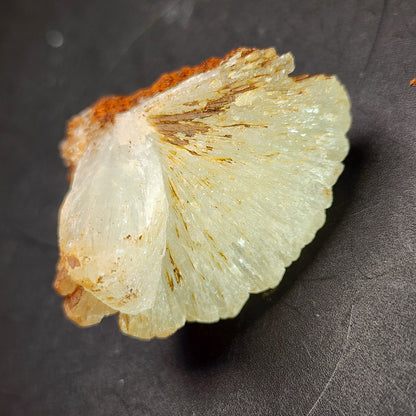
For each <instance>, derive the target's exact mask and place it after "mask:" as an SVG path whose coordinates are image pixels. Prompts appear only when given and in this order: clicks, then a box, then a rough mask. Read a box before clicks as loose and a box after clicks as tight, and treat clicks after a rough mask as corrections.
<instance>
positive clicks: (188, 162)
mask: <svg viewBox="0 0 416 416" xmlns="http://www.w3.org/2000/svg"><path fill="white" fill-rule="evenodd" d="M292 71H293V59H292V56H291V55H290V54H286V55H282V56H280V57H279V56H277V55H276V54H275V52H274V50H270V49H269V50H264V51H257V50H256V51H252V52H250V53H248V54H244V50H243V51H240V52H238V53H237V54H236V55H235V56H233V57H232V58H231V59H229V60H228V61H227V62H226V63H224V64H222V65H220V66H219V67H218V68H216V69H213V70H211V71H208V72H206V73H204V74H200V75H198V76H194V77H192V78H190V79H188V80H186V81H184V82H183V83H181V84H179V85H178V86H176V87H174V88H172V89H171V90H168V91H166V92H165V93H162V94H160V95H159V96H156V97H154V98H153V99H151V100H149V101H147V102H146V103H145V104H144V105H143V106H141V107H138V108H136V109H132V110H130V112H131V114H133V115H137V114H138V113H139V114H140V117H141V118H142V119H143V117H144V120H145V122H146V124H147V126H148V128H147V127H146V128H144V127H143V126H142V127H140V128H136V129H135V127H134V126H132V127H131V131H129V130H128V129H127V133H126V134H127V136H131V135H133V136H134V134H139V135H140V136H143V137H144V138H143V137H142V139H143V140H145V141H147V142H149V143H150V144H151V147H150V149H151V150H150V151H151V152H154V153H155V154H156V155H157V157H158V160H159V161H160V167H161V170H162V175H163V190H164V192H165V195H166V200H167V206H168V212H167V215H168V218H167V222H166V237H165V240H164V241H165V243H164V248H165V251H164V252H163V256H162V257H161V264H160V266H161V269H159V270H161V272H159V273H160V276H158V279H157V281H156V283H157V289H156V294H155V296H154V300H153V303H152V305H151V307H148V308H147V309H144V310H141V311H140V313H134V312H133V313H132V312H131V309H130V310H129V312H128V313H121V314H120V317H119V323H120V328H121V329H122V330H123V331H124V332H126V333H128V334H130V335H133V336H136V337H139V338H151V337H154V336H158V337H165V336H168V335H170V334H171V333H173V332H175V331H176V330H177V329H178V328H179V327H181V326H182V325H183V324H184V323H185V322H186V321H199V322H215V321H217V320H218V319H223V318H229V317H233V316H235V315H237V314H238V313H239V311H240V310H241V308H242V306H243V305H244V303H245V302H246V300H247V298H248V296H249V293H257V292H261V291H263V290H266V289H268V288H272V287H275V286H276V285H277V284H278V283H279V281H280V280H281V278H282V276H283V274H284V271H285V268H286V267H287V266H288V265H289V264H290V263H291V262H293V261H294V260H295V259H296V258H297V257H298V256H299V254H300V251H301V249H302V248H303V247H304V246H305V245H306V244H308V243H309V242H310V241H311V240H312V239H313V237H314V235H315V233H316V231H317V230H318V229H319V228H320V227H321V226H322V225H323V223H324V221H325V209H326V208H328V207H329V206H330V205H331V202H332V192H331V188H332V186H333V184H334V183H335V181H336V179H337V178H338V176H339V174H340V173H341V171H342V168H343V165H342V160H343V159H344V157H345V155H346V154H347V151H348V142H347V140H346V138H345V133H346V131H347V130H348V128H349V125H350V114H349V100H348V97H347V94H346V92H345V90H344V88H343V87H342V85H341V84H340V83H339V82H338V80H337V79H336V77H327V76H322V75H318V76H313V77H308V76H303V77H302V76H301V77H292V78H291V77H288V74H289V73H290V72H292ZM86 114H88V113H86ZM119 116H121V115H119ZM119 116H117V117H116V119H115V124H114V125H115V126H117V123H118V117H119ZM123 117H124V116H123ZM132 120H134V118H132ZM132 125H134V123H133V122H132ZM126 134H125V135H122V134H120V133H117V134H115V133H114V134H113V136H112V137H113V139H114V140H115V141H116V142H117V143H118V144H120V143H124V142H123V140H124V139H121V138H123V137H124V138H125V137H127V136H126ZM79 136H80V140H81V138H82V140H84V142H85V134H84V135H83V132H82V131H80V134H79ZM142 139H141V140H142ZM90 146H91V144H90ZM81 159H82V157H81ZM138 159H140V155H139V156H138ZM96 162H97V161H96ZM98 162H100V160H98ZM113 173H114V172H113ZM125 180H128V176H127V177H126V179H123V180H122V181H121V182H120V183H118V184H117V186H119V187H121V188H123V187H124V186H125V183H124V182H123V181H125ZM130 193H131V192H130ZM130 193H129V195H130ZM130 197H131V198H132V199H133V198H137V195H134V193H133V195H131V196H130ZM142 198H145V195H144V194H143V195H142ZM154 202H155V203H154V204H150V205H151V206H150V207H148V209H149V212H154V211H155V209H153V208H154V207H153V205H155V206H156V201H154ZM131 204H132V202H129V201H128V203H127V206H131ZM89 206H90V207H91V206H92V205H91V204H90V205H89ZM152 207H153V208H152ZM153 222H154V221H153ZM118 226H120V224H119V223H117V221H115V223H114V227H118ZM148 226H149V227H148V232H149V235H150V236H151V235H152V229H153V230H154V235H155V238H154V240H152V238H149V239H148V240H147V243H146V244H147V245H143V247H142V249H143V250H145V252H146V250H152V249H153V251H154V247H152V244H154V243H153V242H152V241H155V242H156V241H158V242H159V243H160V239H158V238H157V237H158V236H160V232H159V231H158V227H156V228H152V226H153V223H152V221H150V222H149V224H148ZM65 227H66V226H65V224H62V223H61V229H63V228H65ZM133 228H134V227H133ZM77 232H78V231H77ZM118 238H120V237H118ZM68 240H71V234H70V233H69V234H68V235H67V236H66V237H65V241H61V248H62V247H63V246H65V247H66V246H67V245H68V244H67V243H68ZM117 241H118V240H117V238H115V243H116V244H117ZM69 242H70V241H69ZM112 243H114V241H113V242H112ZM69 245H70V244H69ZM85 250H88V247H85ZM132 255H134V254H132ZM142 259H143V256H137V258H136V259H135V260H137V262H140V261H143V260H142ZM77 261H79V259H78V257H77ZM71 262H72V265H71ZM74 265H75V266H76V267H73V266H74ZM83 266H84V265H83V264H80V265H79V266H78V265H77V264H76V262H75V263H74V259H72V260H71V257H70V256H69V255H68V254H67V253H66V254H65V255H64V256H63V257H62V259H61V262H60V269H59V273H58V278H57V280H56V283H55V286H56V287H57V290H58V291H59V292H60V293H61V294H63V295H68V298H67V301H66V302H65V311H66V313H67V315H68V316H69V317H70V318H71V319H73V320H74V321H75V322H77V323H78V324H80V325H90V324H94V323H97V322H98V321H99V320H100V319H101V317H103V316H106V315H109V314H111V313H115V312H117V311H120V310H122V308H121V307H117V305H116V304H110V302H108V301H106V299H107V298H108V297H112V292H111V290H107V292H106V289H107V288H105V287H104V288H101V289H100V290H101V291H102V293H101V292H100V299H101V300H102V301H104V302H105V303H102V302H100V301H99V300H98V299H97V297H96V295H94V291H93V290H91V288H88V287H84V288H82V284H81V286H79V284H80V283H82V281H81V280H78V281H77V283H78V286H77V285H75V284H74V273H73V270H77V269H78V272H79V271H82V270H83V269H82V268H83ZM79 275H80V276H82V273H81V274H79ZM115 276H117V270H116V272H115ZM145 278H146V275H144V277H143V279H145ZM132 281H134V276H132ZM152 282H153V283H152V285H153V284H154V282H155V278H154V277H153V278H152ZM116 283H117V284H120V291H121V292H120V293H122V291H123V290H124V291H125V293H128V292H126V291H128V290H130V289H131V287H134V285H133V286H129V285H125V286H123V285H121V283H120V282H116ZM74 285H75V286H74ZM74 287H75V289H74ZM80 288H81V289H82V290H81V289H80ZM71 290H75V291H72V292H71ZM106 297H107V298H106ZM125 307H126V308H127V307H128V305H127V306H125ZM133 309H134V308H133Z"/></svg>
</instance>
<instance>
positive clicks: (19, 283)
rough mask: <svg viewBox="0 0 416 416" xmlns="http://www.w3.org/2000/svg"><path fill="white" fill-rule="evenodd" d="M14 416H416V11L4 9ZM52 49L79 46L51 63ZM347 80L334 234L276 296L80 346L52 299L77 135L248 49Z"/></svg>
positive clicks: (1, 395)
mask: <svg viewBox="0 0 416 416" xmlns="http://www.w3.org/2000/svg"><path fill="white" fill-rule="evenodd" d="M0 10H1V12H0V31H1V32H0V91H1V102H0V107H1V111H0V122H1V134H0V167H1V177H0V192H1V194H0V198H1V205H0V235H1V240H0V277H1V280H0V319H1V320H0V322H1V327H0V331H1V332H0V360H1V361H0V414H1V415H53V416H55V415H71V416H72V415H111V416H118V415H296V416H298V415H331V416H332V415H377V416H378V415H395V416H398V415H414V414H416V413H415V409H416V351H415V349H416V347H415V342H416V325H415V315H416V314H415V312H416V307H415V305H416V286H415V272H416V267H415V248H416V246H415V240H416V228H415V209H416V208H415V205H416V204H415V188H416V181H415V171H416V157H415V150H416V146H415V143H416V117H415V114H416V87H410V86H409V81H410V80H411V79H412V78H414V77H416V2H415V1H413V0H409V1H398V0H391V1H387V0H386V1H384V2H383V1H378V0H365V1H359V0H356V1H329V0H328V1H322V0H314V1H311V0H303V1H302V0H296V1H283V0H281V1H276V0H268V1H242V0H216V1H208V0H205V1H202V0H200V1H199V0H195V1H193V0H188V1H185V0H183V1H150V0H147V1H139V0H130V1H129V0H123V1H117V2H116V1H104V0H90V1H86V0H78V1H63V0H61V1H52V0H49V1H33V0H26V1H24V0H19V1H17V0H10V1H4V0H3V1H2V2H1V5H0ZM51 30H58V31H60V32H61V33H62V35H63V37H64V42H63V44H62V46H60V47H56V46H57V45H56V44H55V47H54V46H52V45H51V44H54V42H55V41H56V39H53V34H51V33H48V32H49V31H51ZM242 45H244V46H255V47H268V46H274V47H276V49H277V51H278V52H286V51H292V52H293V53H294V55H295V58H296V62H297V69H296V73H298V74H301V73H311V74H315V73H320V72H325V73H329V74H332V73H336V74H338V76H339V77H340V79H341V80H342V82H343V83H344V84H345V85H346V86H347V89H348V91H349V93H350V95H351V99H352V104H353V107H352V111H353V119H354V121H353V126H352V128H351V131H350V133H349V137H350V140H351V152H350V154H349V156H348V158H347V160H346V169H345V171H344V173H343V175H342V177H341V178H340V180H339V182H338V183H337V185H336V187H335V200H334V205H333V207H332V208H331V209H330V210H329V213H328V221H327V223H326V225H325V226H324V228H323V229H322V230H321V231H320V232H319V233H318V236H317V238H316V239H315V241H314V242H313V243H312V244H311V245H310V246H308V247H307V248H306V249H305V250H304V251H303V253H302V256H301V258H300V259H299V260H298V261H297V262H296V263H295V264H294V265H293V266H292V267H291V268H290V269H289V270H288V272H287V274H286V277H285V279H284V281H283V283H282V285H281V286H280V287H279V288H278V289H277V290H275V291H274V292H271V293H267V294H263V295H257V296H253V297H252V298H251V299H250V301H249V302H248V304H247V305H246V307H245V308H244V309H243V311H242V313H241V314H240V315H239V316H238V318H236V319H234V320H229V321H223V322H220V323H218V324H215V325H198V324H191V325H189V324H188V325H186V327H185V328H184V329H182V330H180V331H179V332H178V333H176V334H175V335H174V336H172V337H170V338H168V339H166V340H154V341H151V342H143V341H138V340H134V339H131V338H128V337H125V336H123V335H121V333H120V332H119V331H118V328H117V325H116V322H115V319H113V318H109V319H105V320H104V322H103V323H102V324H101V325H99V326H95V327H93V328H90V329H83V330H82V329H79V328H78V327H76V326H74V325H73V324H72V323H70V322H69V321H68V320H66V319H65V317H64V315H63V313H62V311H61V301H62V300H61V298H60V297H59V296H57V295H56V294H55V293H54V291H53V289H52V288H51V283H52V280H53V277H54V268H55V263H56V260H57V255H58V251H57V245H56V218H57V212H58V207H59V204H60V201H61V199H62V197H63V196H64V194H65V192H66V190H67V182H66V178H65V176H66V172H65V169H64V168H63V166H62V164H61V161H60V159H59V155H58V151H57V146H58V143H59V141H60V140H61V139H62V137H63V135H64V129H65V121H66V120H67V119H68V118H69V117H70V116H71V115H73V114H75V113H77V112H78V111H80V110H81V109H83V108H84V107H86V106H88V105H90V104H91V103H92V102H93V101H94V100H95V99H96V98H98V97H99V96H102V95H104V94H109V93H128V92H132V91H134V90H136V89H137V88H139V87H144V86H147V85H149V84H150V83H151V82H152V81H153V80H154V79H155V78H157V77H158V76H159V75H160V74H161V73H162V72H165V71H171V70H174V69H177V68H179V67H181V66H182V65H186V64H197V63H199V62H200V61H202V60H204V59H206V58H207V57H210V56H212V55H214V56H221V55H223V54H225V53H226V52H228V51H229V50H231V49H233V48H235V47H238V46H242Z"/></svg>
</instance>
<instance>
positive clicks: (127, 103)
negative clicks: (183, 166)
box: [91, 48, 252, 127]
mask: <svg viewBox="0 0 416 416" xmlns="http://www.w3.org/2000/svg"><path fill="white" fill-rule="evenodd" d="M242 49H243V48H238V49H234V50H233V51H231V52H230V53H228V54H227V55H225V56H224V57H222V58H209V59H207V60H206V61H204V62H203V63H202V64H200V65H197V66H194V67H188V66H185V67H183V68H182V69H180V70H178V71H174V72H171V73H169V74H163V75H162V76H161V77H160V78H159V79H158V80H157V81H156V82H155V83H154V84H153V85H152V86H151V87H149V88H145V89H142V90H139V91H136V92H135V93H134V94H132V95H129V96H123V95H116V96H112V97H103V98H101V99H100V100H98V101H97V102H96V103H95V104H94V106H93V107H92V110H93V115H92V119H91V122H92V123H98V124H99V125H100V127H102V126H103V125H104V124H106V123H108V122H112V121H113V120H114V116H115V115H116V114H118V113H122V112H124V111H127V110H129V109H130V108H131V107H133V106H135V105H137V104H138V103H139V102H140V101H141V100H143V99H145V98H149V97H152V96H153V95H155V94H158V93H160V92H163V91H166V90H167V89H169V88H172V87H174V86H175V85H177V84H179V83H180V82H182V81H184V80H185V79H187V78H189V77H191V76H192V75H195V74H199V73H203V72H206V71H209V70H211V69H214V68H216V67H217V66H218V65H219V64H220V63H221V62H224V61H226V60H227V59H229V58H230V57H231V56H233V55H234V54H236V53H237V52H239V51H241V50H242ZM251 50H252V49H249V50H245V51H244V52H247V51H248V52H249V51H251Z"/></svg>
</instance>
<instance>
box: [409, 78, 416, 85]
mask: <svg viewBox="0 0 416 416" xmlns="http://www.w3.org/2000/svg"><path fill="white" fill-rule="evenodd" d="M409 85H410V86H411V87H416V78H413V79H412V80H410V82H409Z"/></svg>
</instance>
